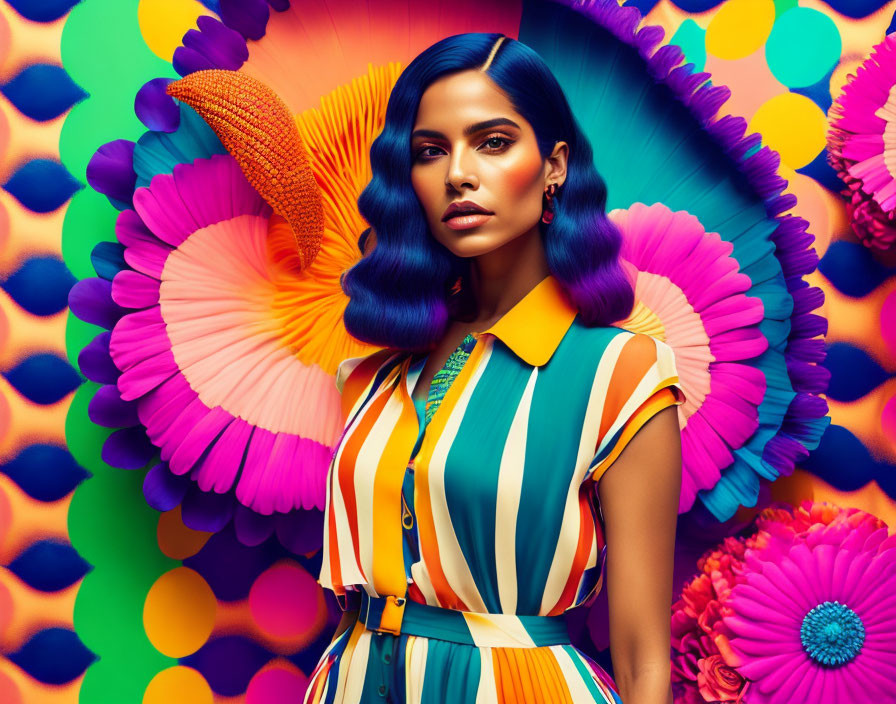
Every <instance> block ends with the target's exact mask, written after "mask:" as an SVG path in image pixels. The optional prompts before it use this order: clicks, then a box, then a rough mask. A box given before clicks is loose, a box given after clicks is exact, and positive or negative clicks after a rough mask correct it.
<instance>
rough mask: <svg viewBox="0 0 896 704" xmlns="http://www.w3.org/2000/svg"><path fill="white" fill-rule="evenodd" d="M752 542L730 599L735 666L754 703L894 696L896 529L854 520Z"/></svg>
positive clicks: (875, 702)
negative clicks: (890, 531) (861, 526)
mask: <svg viewBox="0 0 896 704" xmlns="http://www.w3.org/2000/svg"><path fill="white" fill-rule="evenodd" d="M784 536H785V537H775V536H772V537H771V538H770V540H769V542H768V544H767V545H766V546H765V547H763V548H762V549H760V550H749V551H748V552H747V557H746V569H745V571H744V573H743V581H742V582H741V583H740V584H738V585H736V586H735V587H734V589H733V590H732V591H731V594H730V596H729V598H728V599H727V600H726V606H727V607H728V608H729V609H730V610H731V613H730V615H726V616H724V617H723V618H722V622H723V623H724V626H725V627H726V628H727V629H729V630H730V634H731V635H730V637H729V644H730V648H731V653H730V655H729V656H728V658H727V659H728V660H729V664H732V665H733V666H734V667H736V668H737V671H738V672H739V673H740V674H742V675H743V676H744V677H746V678H747V679H749V680H751V682H750V686H749V691H748V692H747V695H746V699H747V701H748V702H749V704H785V703H786V704H794V703H795V702H850V703H851V704H865V703H866V702H867V703H868V704H881V702H884V701H891V699H890V697H892V694H893V682H896V649H894V648H893V644H894V643H896V593H894V591H893V584H894V580H896V535H894V536H892V537H889V538H888V537H887V528H886V526H883V527H881V528H878V529H876V530H873V531H871V532H869V531H868V530H857V529H855V528H854V527H853V526H852V525H850V521H848V520H838V521H833V522H831V523H830V524H828V525H815V526H813V527H812V529H810V530H809V531H806V532H802V533H799V534H796V535H791V537H790V538H789V539H788V538H787V537H786V533H785V534H784Z"/></svg>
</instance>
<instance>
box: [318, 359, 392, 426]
mask: <svg viewBox="0 0 896 704" xmlns="http://www.w3.org/2000/svg"><path fill="white" fill-rule="evenodd" d="M405 356H406V354H405V353H402V352H399V351H397V350H394V349H380V350H377V351H376V352H372V353H370V354H367V355H362V356H360V357H348V358H347V359H344V360H342V361H341V362H340V363H339V366H338V367H337V368H336V379H335V383H336V388H337V390H338V391H339V393H340V394H341V396H342V409H343V414H344V415H346V416H348V414H349V413H350V412H351V410H352V409H353V408H354V407H355V405H356V404H357V402H358V400H359V399H361V398H362V397H366V396H367V395H368V394H367V392H368V391H369V389H370V387H371V386H372V385H373V384H374V383H375V382H376V380H377V379H378V378H380V379H381V378H382V375H383V374H384V373H385V372H387V371H388V370H389V369H391V368H392V367H394V366H395V365H396V364H398V363H400V362H401V360H402V359H404V357H405Z"/></svg>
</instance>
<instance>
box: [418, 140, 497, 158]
mask: <svg viewBox="0 0 896 704" xmlns="http://www.w3.org/2000/svg"><path fill="white" fill-rule="evenodd" d="M493 139H499V140H501V141H502V142H504V145H503V146H502V147H496V148H495V150H496V151H497V150H505V149H507V148H508V147H510V145H512V144H513V143H514V140H512V139H507V137H502V136H500V135H497V134H496V135H492V136H491V137H486V138H485V141H484V142H483V144H485V142H491V141H492V140H493ZM439 148H440V147H436V146H428V147H422V148H421V149H420V150H419V151H418V152H417V155H416V156H415V159H416V160H417V161H430V160H431V159H433V158H435V155H430V156H428V157H427V156H424V155H423V152H425V151H426V150H427V149H439Z"/></svg>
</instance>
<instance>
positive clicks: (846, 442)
mask: <svg viewBox="0 0 896 704" xmlns="http://www.w3.org/2000/svg"><path fill="white" fill-rule="evenodd" d="M272 4H275V3H272ZM627 4H629V5H634V6H636V7H638V8H639V9H640V10H641V11H642V13H644V14H645V15H646V16H645V20H644V21H645V22H646V23H649V24H658V25H661V26H663V27H664V28H665V29H666V37H667V41H669V42H671V43H675V44H678V45H679V46H680V47H681V48H682V49H683V50H684V51H685V54H686V55H687V57H688V60H689V61H692V62H693V63H694V64H695V66H696V67H697V68H698V69H702V70H707V71H710V72H711V73H712V75H713V77H714V80H715V81H716V82H718V83H721V84H725V85H727V86H729V87H730V88H731V90H732V97H731V98H730V99H729V101H728V102H727V103H726V104H725V105H724V106H723V108H722V111H723V112H730V113H732V114H737V115H742V116H743V117H745V118H747V119H748V121H749V122H750V128H751V131H761V132H762V134H763V144H767V145H769V146H771V147H773V148H774V149H776V150H777V151H778V152H779V153H780V154H781V158H782V164H781V167H780V169H779V173H780V174H781V175H782V176H783V177H784V178H786V179H787V180H788V181H789V183H790V186H789V189H788V190H789V191H790V192H792V193H794V194H795V195H797V197H798V200H799V204H798V205H797V207H796V208H795V209H794V213H795V214H797V215H800V216H801V217H804V218H806V219H807V220H808V221H809V222H810V223H811V226H812V227H811V230H812V232H813V233H814V234H815V236H816V238H817V247H818V253H819V256H821V257H822V259H821V265H820V268H819V271H818V272H816V273H815V274H813V275H811V276H810V277H809V281H810V283H812V284H813V285H816V286H819V287H821V288H822V289H823V290H824V292H825V297H826V302H825V305H824V308H823V309H822V310H820V311H819V312H820V313H821V314H823V315H825V316H826V317H827V318H828V319H829V321H830V328H829V335H828V342H829V349H828V357H827V359H826V361H825V365H826V366H827V367H828V368H829V369H830V371H831V373H832V381H831V387H830V391H829V393H828V395H827V397H828V402H829V404H830V408H831V417H832V424H831V426H830V427H829V429H828V431H827V432H826V433H825V435H824V437H823V439H822V443H821V445H820V446H819V448H818V450H816V451H815V452H813V453H812V454H811V455H810V456H809V458H808V459H807V460H806V461H804V462H802V463H801V466H800V469H799V470H797V471H796V472H795V473H794V474H793V475H791V476H790V477H782V478H781V479H779V480H778V481H776V482H775V483H774V484H772V485H771V487H770V492H771V494H772V495H773V496H775V497H776V498H779V499H783V500H788V501H791V502H794V503H795V502H797V501H799V500H801V499H804V498H814V499H816V500H818V499H826V500H830V501H834V502H836V503H839V504H840V505H843V506H857V507H859V508H862V509H864V510H866V511H869V512H871V513H874V514H876V515H878V516H880V517H881V518H883V519H884V520H885V521H886V522H887V523H889V524H890V525H896V501H894V499H896V430H894V427H896V335H894V325H896V323H894V318H896V253H891V255H893V256H889V255H872V254H871V253H869V252H868V251H867V250H866V249H865V248H864V247H862V246H861V245H860V244H858V243H857V242H856V241H855V239H854V238H852V237H851V236H850V235H849V234H848V228H847V227H846V223H845V214H844V208H843V207H842V204H841V201H840V199H839V196H838V195H837V193H838V191H839V188H840V187H839V182H838V181H837V180H836V178H835V177H834V174H833V172H832V171H831V170H830V168H829V167H828V166H827V164H826V161H825V159H824V139H823V135H824V130H823V124H824V115H825V112H826V110H827V108H828V107H829V106H830V103H831V95H832V93H834V94H836V92H837V90H838V89H839V86H840V85H842V83H843V82H844V80H845V78H846V75H847V74H848V73H850V72H853V71H854V70H855V67H856V66H857V65H858V64H859V63H860V62H861V60H862V59H863V57H864V56H865V54H866V53H867V51H868V50H869V49H870V47H871V45H872V44H874V43H876V42H878V41H880V39H881V38H882V37H883V36H884V35H885V34H886V33H887V32H889V31H892V30H893V28H894V17H893V13H894V9H896V3H894V2H886V3H883V2H875V1H871V0H840V1H838V2H834V1H833V0H831V1H830V2H821V1H820V0H803V1H801V2H796V0H778V1H773V0H727V1H726V2H713V1H712V0H691V1H689V2H686V1H684V0H680V1H679V2H677V3H675V2H671V1H669V0H662V1H661V2H650V1H649V0H645V1H643V2H630V3H627ZM747 5H749V8H747ZM747 9H750V10H751V12H750V13H749V16H748V17H747V15H745V13H746V12H747ZM219 11H220V8H219V6H218V5H217V2H216V1H215V0H206V2H204V3H201V2H198V1H197V0H142V1H141V2H134V3H122V2H114V1H113V0H88V1H86V2H82V3H80V4H76V3H75V2H72V1H71V0H69V1H65V0H57V1H55V2H37V1H33V2H29V1H27V0H0V94H2V95H0V155H2V156H0V159H2V160H0V184H2V189H0V267H2V274H0V275H2V292H0V339H2V345H0V355H2V357H0V359H2V367H0V370H2V378H0V449H2V453H0V563H2V565H3V567H2V568H0V701H3V702H8V703H9V704H19V703H24V702H28V704H32V703H34V704H43V703H44V702H46V703H52V704H63V703H65V702H79V701H80V702H85V703H87V704H91V703H99V702H105V701H109V699H108V697H109V696H110V693H114V700H115V701H122V702H124V701H127V702H137V701H143V702H147V703H150V704H156V703H158V704H161V703H162V702H167V701H173V700H174V699H172V697H173V696H174V693H175V692H176V693H177V701H180V702H184V704H193V703H194V702H195V703H203V704H205V703H211V702H233V703H236V702H247V704H258V703H260V702H266V703H276V702H295V701H301V697H302V694H303V692H304V687H305V683H306V681H307V675H308V674H309V673H310V671H311V668H312V667H313V666H314V664H315V663H316V661H317V658H318V656H319V654H320V652H321V651H322V650H323V648H324V647H325V645H326V643H328V642H329V639H330V635H331V634H332V631H333V629H334V627H335V623H336V621H337V620H338V618H337V613H336V607H335V603H334V602H333V601H332V600H331V599H330V598H329V595H328V593H325V592H323V591H322V590H320V589H319V588H318V586H317V584H316V583H315V581H314V575H316V574H317V570H318V569H319V556H318V555H315V554H311V555H292V554H289V553H287V552H286V551H285V550H283V548H281V547H280V546H279V545H278V544H277V542H276V540H273V541H268V542H266V543H264V544H262V545H260V546H258V547H256V548H247V547H244V546H242V545H240V544H239V543H238V542H237V541H236V540H235V539H234V537H233V535H232V534H230V533H229V532H228V531H226V530H225V531H223V532H221V533H218V534H215V535H213V536H210V535H209V534H204V533H198V532H196V531H192V530H190V529H188V528H186V527H185V526H184V525H183V523H182V522H181V520H180V516H179V512H178V511H177V510H174V511H171V512H168V513H164V514H161V515H160V514H157V513H156V512H154V511H153V510H152V509H150V508H148V507H147V506H146V505H145V504H144V502H143V500H142V495H141V491H140V482H141V477H140V476H138V475H137V473H127V472H123V471H120V470H115V469H113V468H111V467H109V466H108V465H106V464H105V463H104V462H102V460H101V459H100V458H99V456H98V455H97V453H96V450H97V448H98V447H100V445H101V439H102V433H103V432H104V431H102V429H100V428H97V427H96V426H94V425H92V424H91V423H89V421H88V420H87V412H86V406H87V402H88V401H89V399H90V397H91V396H92V395H93V393H94V392H95V391H96V386H97V385H95V384H93V383H91V382H86V381H85V380H84V379H83V378H82V377H81V375H80V374H79V372H78V371H77V364H76V362H75V358H76V356H77V353H78V351H79V350H80V349H81V348H82V347H83V345H84V344H85V343H86V342H87V341H88V340H89V339H91V338H92V337H93V336H94V335H95V334H96V333H97V332H98V331H99V330H98V328H94V327H92V326H90V325H88V324H86V323H83V322H81V321H79V320H77V319H76V318H74V317H72V316H70V315H69V313H68V309H67V306H66V301H67V294H68V291H69V289H70V288H71V286H72V285H73V284H74V282H75V281H76V280H77V278H83V277H85V276H89V275H91V273H92V269H91V264H90V262H89V261H88V260H87V254H88V253H89V251H90V247H89V246H87V243H93V242H95V241H96V234H95V233H92V232H82V231H79V230H78V229H77V227H75V226H69V225H67V224H66V223H67V222H73V223H76V222H77V218H74V217H73V218H71V219H69V220H68V221H67V216H68V215H69V210H70V209H75V210H76V211H80V213H81V215H82V216H83V214H84V213H85V212H90V213H94V214H93V215H92V216H91V217H92V218H94V219H98V220H100V221H105V224H106V227H105V228H104V231H105V232H109V233H111V232H112V231H113V228H112V219H113V217H114V213H111V212H110V209H109V208H108V204H107V203H105V202H103V199H102V198H101V197H100V196H99V195H98V194H96V193H94V192H92V191H90V189H85V184H86V179H85V175H84V169H85V166H86V163H87V161H88V159H89V157H90V155H91V154H92V153H93V152H94V151H95V149H96V148H97V147H98V146H99V145H100V144H101V143H103V142H104V141H107V140H108V139H109V138H111V137H112V136H114V137H123V138H134V137H136V136H137V135H139V134H140V132H141V131H142V127H141V125H140V124H139V123H138V122H137V120H136V118H135V117H134V115H133V111H132V100H133V95H134V92H135V91H136V89H137V88H138V87H139V86H140V85H142V83H143V82H144V81H146V80H147V79H149V78H151V77H156V76H170V77H171V78H175V77H176V74H175V73H174V72H173V70H172V68H171V63H170V61H171V56H172V53H173V51H174V48H175V47H176V46H177V45H178V44H179V43H180V39H181V37H182V36H183V34H184V32H185V31H186V30H187V29H189V28H191V27H194V26H195V21H196V18H197V17H199V16H200V15H213V16H214V15H216V13H218V12H219ZM745 18H746V19H745ZM91 25H95V26H103V27H105V28H108V29H110V30H111V29H114V31H107V32H104V33H103V35H105V37H97V35H96V34H95V33H90V32H88V31H87V29H88V28H89V27H90V26H91ZM807 27H810V28H811V29H812V31H811V32H806V31H800V29H799V28H807ZM88 37H90V40H91V42H92V43H91V44H89V45H88V44H87V41H88ZM63 49H64V50H63ZM121 52H126V53H127V57H128V61H127V62H122V61H117V60H116V57H117V56H120V54H121ZM100 58H102V59H103V60H102V61H99V60H98V59H100ZM100 64H102V70H101V69H100ZM110 72H111V73H113V74H114V75H113V77H112V78H113V79H112V80H109V74H110ZM81 221H82V222H83V221H84V218H83V217H82V218H81ZM739 518H744V516H739ZM683 535H684V539H685V540H688V539H689V537H688V535H687V534H686V533H685V534H683ZM709 542H713V541H709ZM701 549H702V546H701V545H700V544H698V542H697V540H696V539H694V540H693V542H692V543H690V544H687V545H683V546H682V547H681V550H682V555H685V556H687V558H688V559H689V556H690V553H691V552H693V551H697V552H699V551H700V550H701ZM686 562H687V560H686V559H684V558H683V559H682V560H681V564H682V565H684V564H685V563H686ZM688 564H692V561H691V562H690V563H688ZM683 569H684V568H683ZM234 575H240V579H235V578H234ZM681 576H682V577H683V576H686V575H684V574H682V575H681ZM678 581H679V582H680V581H681V579H678ZM677 586H678V585H676V590H677ZM592 625H593V626H594V627H593V630H592V633H591V635H592V639H593V642H594V645H595V650H596V651H597V650H600V649H601V648H603V647H605V646H606V643H605V642H604V640H603V636H602V634H601V633H600V628H599V627H598V626H597V625H594V624H592ZM595 656H596V657H599V659H601V660H602V661H603V660H604V659H605V657H606V656H605V654H601V653H598V652H595Z"/></svg>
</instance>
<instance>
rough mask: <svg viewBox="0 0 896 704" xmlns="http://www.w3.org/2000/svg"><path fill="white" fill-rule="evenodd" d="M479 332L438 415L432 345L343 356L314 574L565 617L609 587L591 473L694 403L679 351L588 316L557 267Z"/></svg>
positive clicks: (477, 607)
mask: <svg viewBox="0 0 896 704" xmlns="http://www.w3.org/2000/svg"><path fill="white" fill-rule="evenodd" d="M474 337H475V338H476V343H475V346H474V347H473V348H472V351H471V352H470V355H469V357H468V358H467V359H466V361H465V363H464V365H463V368H462V369H461V370H460V371H459V373H458V374H457V376H456V377H455V378H454V379H453V381H451V383H450V386H449V387H448V389H447V392H446V393H445V395H444V397H443V398H442V399H441V402H440V404H439V406H438V407H437V409H436V410H435V412H434V414H433V415H432V418H431V420H430V422H429V423H426V424H424V423H423V422H422V421H423V417H422V413H421V410H422V409H421V408H420V407H418V406H415V404H414V402H413V400H412V397H411V394H412V392H413V390H414V386H415V384H416V381H417V379H418V377H419V376H420V373H421V371H422V369H423V365H424V363H425V361H426V357H425V356H424V355H419V354H412V353H409V352H405V351H396V350H390V349H386V350H381V351H378V352H376V353H374V354H371V355H369V356H366V357H357V358H351V359H347V360H345V361H343V362H342V363H341V364H340V366H339V369H338V372H337V378H336V384H337V387H338V388H339V390H340V392H341V394H342V409H343V414H344V416H345V419H346V420H345V430H344V432H343V435H342V437H341V438H340V440H339V443H338V444H337V447H336V450H335V452H334V454H333V458H332V462H331V465H330V469H329V472H328V476H327V498H326V508H325V523H324V526H325V528H324V546H323V561H322V565H321V572H320V577H319V579H318V582H319V583H320V584H321V586H323V587H326V588H327V589H330V590H332V591H333V592H334V593H335V594H336V596H337V599H338V600H339V603H340V606H341V607H342V608H343V609H346V608H349V607H350V606H351V605H352V604H355V603H357V602H356V597H357V596H358V595H359V594H360V590H365V591H366V592H367V593H368V594H370V595H371V596H383V595H389V594H394V595H396V596H405V595H407V597H408V598H409V599H410V600H412V601H418V602H420V603H425V604H429V605H433V606H440V607H444V608H450V609H457V610H461V611H466V612H479V613H492V614H517V615H557V614H561V613H562V612H564V611H566V610H568V609H571V608H573V607H575V606H578V605H582V604H586V605H587V604H589V603H591V601H592V600H593V598H594V596H595V595H596V594H597V593H598V591H599V590H600V588H601V585H602V583H603V574H604V565H605V558H606V544H605V541H604V533H603V518H602V515H601V512H600V506H599V501H598V497H597V491H596V486H595V485H596V483H597V482H598V481H599V480H600V478H601V477H602V476H603V474H604V473H605V472H606V471H607V470H608V469H609V468H610V466H611V465H612V464H613V462H614V461H615V460H616V458H617V457H619V454H620V453H621V451H622V450H623V448H624V447H625V446H626V444H627V443H628V442H629V441H630V440H631V438H632V437H633V436H634V434H635V433H636V432H637V431H638V429H639V428H640V427H641V426H643V425H644V423H645V422H646V421H647V420H648V419H649V418H651V417H652V416H653V415H655V414H656V413H657V412H658V411H660V410H661V409H663V408H666V407H667V406H670V405H680V404H682V403H684V401H685V397H684V393H683V392H682V390H681V388H680V386H679V379H678V374H677V371H676V366H675V357H674V353H673V350H672V348H671V347H670V346H669V345H667V344H666V343H664V342H662V341H660V340H659V339H657V338H654V337H652V336H650V335H646V334H641V333H634V332H631V331H629V330H625V329H623V328H620V327H616V326H605V327H586V326H584V325H583V324H582V323H581V321H580V318H579V316H578V315H577V310H576V309H575V307H574V306H573V305H572V303H571V302H570V301H569V300H568V299H567V297H566V296H565V294H564V293H563V291H562V289H561V287H560V285H559V283H558V282H557V280H556V279H555V278H554V277H553V276H548V277H546V278H545V279H544V280H542V281H541V282H540V283H539V284H538V285H537V286H535V287H534V288H533V289H532V290H531V291H530V292H529V293H528V294H527V295H526V296H525V297H523V298H522V299H521V300H520V301H519V302H518V303H517V304H516V305H515V306H514V307H513V308H511V310H510V311H508V312H507V313H506V314H505V315H504V316H503V317H502V318H501V319H500V320H499V321H498V322H497V323H495V324H494V325H492V326H491V327H490V328H488V329H487V330H485V331H483V332H477V333H474Z"/></svg>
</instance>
